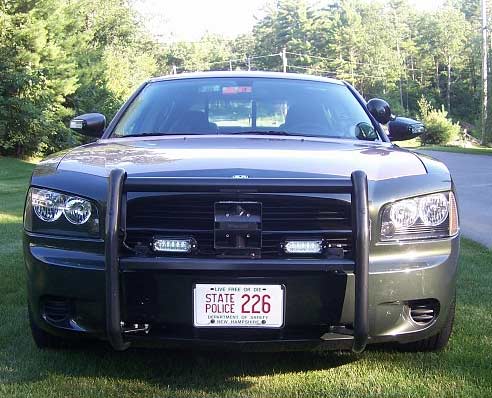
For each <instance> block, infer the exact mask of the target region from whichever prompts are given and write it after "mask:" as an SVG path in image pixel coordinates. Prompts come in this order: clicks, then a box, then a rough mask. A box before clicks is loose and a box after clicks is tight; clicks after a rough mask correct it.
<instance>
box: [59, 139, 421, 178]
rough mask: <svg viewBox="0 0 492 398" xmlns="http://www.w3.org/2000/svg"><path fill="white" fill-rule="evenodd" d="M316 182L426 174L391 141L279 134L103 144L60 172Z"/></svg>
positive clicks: (64, 161)
mask: <svg viewBox="0 0 492 398" xmlns="http://www.w3.org/2000/svg"><path fill="white" fill-rule="evenodd" d="M114 168H122V169H124V170H126V172H127V173H128V175H131V176H169V177H170V176H175V177H232V176H234V175H241V176H248V177H249V178H313V177H349V176H350V174H351V173H352V172H353V171H354V170H364V171H365V172H366V173H367V175H368V178H369V179H370V180H384V179H390V178H398V177H403V176H413V175H419V174H426V169H425V167H424V165H423V163H422V162H421V160H420V159H419V158H418V157H417V156H416V155H415V154H413V153H411V152H408V151H406V150H402V149H399V148H397V147H394V146H392V145H391V144H388V143H373V142H361V141H357V140H341V139H321V138H301V137H278V136H251V135H250V136H244V135H243V136H240V137H239V136H218V135H217V136H216V135H214V136H196V137H193V136H172V137H162V136H160V137H140V138H119V139H107V140H99V141H98V142H95V143H92V144H88V145H84V146H81V147H78V148H75V149H73V150H71V151H69V152H68V153H66V154H64V156H63V157H62V158H61V160H60V161H59V163H58V169H59V170H66V171H75V172H82V173H88V174H94V175H98V176H107V175H109V172H110V171H111V170H112V169H114Z"/></svg>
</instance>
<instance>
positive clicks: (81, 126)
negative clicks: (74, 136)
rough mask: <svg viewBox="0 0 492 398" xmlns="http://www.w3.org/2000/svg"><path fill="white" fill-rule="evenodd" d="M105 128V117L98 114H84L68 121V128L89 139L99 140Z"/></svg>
mask: <svg viewBox="0 0 492 398" xmlns="http://www.w3.org/2000/svg"><path fill="white" fill-rule="evenodd" d="M105 127H106V117H105V116H104V115H101V114H100V113H85V114H83V115H80V116H77V117H75V118H73V119H72V120H70V128H71V129H72V130H74V131H77V132H78V133H81V134H84V135H88V136H89V137H97V138H100V137H101V136H102V133H103V132H104V128H105Z"/></svg>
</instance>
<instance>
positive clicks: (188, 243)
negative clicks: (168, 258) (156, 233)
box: [153, 238, 196, 253]
mask: <svg viewBox="0 0 492 398" xmlns="http://www.w3.org/2000/svg"><path fill="white" fill-rule="evenodd" d="M153 247H154V251H156V252H168V253H189V252H191V250H192V249H194V248H195V247H196V243H195V241H194V240H193V239H192V238H187V239H171V238H154V244H153Z"/></svg>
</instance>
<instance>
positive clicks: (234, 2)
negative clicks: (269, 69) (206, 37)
mask: <svg viewBox="0 0 492 398" xmlns="http://www.w3.org/2000/svg"><path fill="white" fill-rule="evenodd" d="M271 1H273V0H134V1H133V3H134V7H135V8H136V10H137V11H138V12H139V13H140V14H141V15H142V17H143V18H144V20H145V24H146V26H147V28H148V29H149V30H150V31H151V32H152V33H153V34H154V35H156V36H157V37H159V39H160V40H161V41H164V42H171V41H180V40H184V41H197V40H199V39H200V37H201V36H203V34H204V33H206V32H209V33H216V34H220V35H222V36H225V37H228V38H232V37H235V36H237V35H238V34H241V33H247V32H249V31H251V28H252V27H253V25H254V23H255V17H261V15H262V9H263V8H264V7H265V4H266V3H267V2H271ZM318 1H319V0H318ZM368 1H370V0H368ZM409 1H410V3H412V4H414V5H415V6H417V7H418V8H420V9H423V10H433V9H436V8H438V7H439V6H440V5H441V4H442V0H409ZM308 2H311V3H314V4H316V0H308Z"/></svg>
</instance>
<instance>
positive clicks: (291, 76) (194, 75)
mask: <svg viewBox="0 0 492 398" xmlns="http://www.w3.org/2000/svg"><path fill="white" fill-rule="evenodd" d="M212 77H219V78H221V77H246V78H247V77H255V78H269V79H288V80H309V81H317V82H324V83H334V84H339V85H343V84H344V83H343V82H342V81H341V80H337V79H333V78H329V77H323V76H314V75H306V74H301V73H283V72H260V71H214V72H190V73H180V74H176V75H167V76H160V77H154V78H152V79H150V80H149V82H159V81H165V80H181V79H200V78H212Z"/></svg>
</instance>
